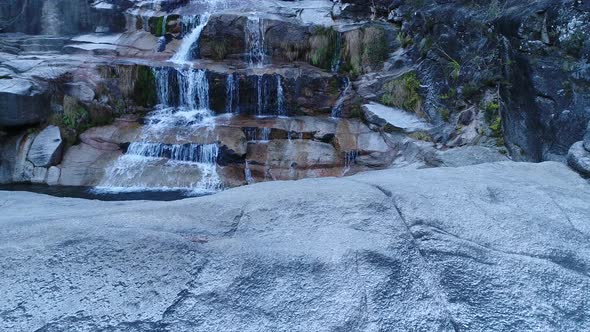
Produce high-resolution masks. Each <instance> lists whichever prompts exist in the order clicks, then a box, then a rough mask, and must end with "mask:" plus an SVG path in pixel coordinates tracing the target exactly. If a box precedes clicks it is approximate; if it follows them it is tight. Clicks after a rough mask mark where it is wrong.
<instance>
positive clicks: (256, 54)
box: [245, 16, 266, 68]
mask: <svg viewBox="0 0 590 332" xmlns="http://www.w3.org/2000/svg"><path fill="white" fill-rule="evenodd" d="M264 34H265V31H264V20H262V19H261V18H260V17H257V16H249V17H248V22H247V23H246V39H245V40H246V62H248V65H249V66H250V68H253V67H258V68H260V67H263V66H264V64H265V61H266V52H265V41H264Z"/></svg>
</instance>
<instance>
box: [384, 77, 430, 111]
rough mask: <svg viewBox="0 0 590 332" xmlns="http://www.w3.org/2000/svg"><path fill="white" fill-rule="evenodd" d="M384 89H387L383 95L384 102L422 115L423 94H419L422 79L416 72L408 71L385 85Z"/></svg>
mask: <svg viewBox="0 0 590 332" xmlns="http://www.w3.org/2000/svg"><path fill="white" fill-rule="evenodd" d="M383 89H384V90H385V93H384V94H383V96H382V97H381V102H382V103H383V104H385V105H388V106H394V107H398V108H401V109H404V110H406V111H409V112H414V113H416V114H419V115H421V113H422V96H420V94H419V89H420V81H419V80H418V77H417V76H416V73H414V72H411V73H407V74H404V75H403V76H402V77H400V78H398V79H395V80H391V81H389V82H387V83H386V84H385V85H384V86H383Z"/></svg>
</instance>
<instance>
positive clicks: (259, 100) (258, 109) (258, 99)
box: [256, 75, 264, 116]
mask: <svg viewBox="0 0 590 332" xmlns="http://www.w3.org/2000/svg"><path fill="white" fill-rule="evenodd" d="M262 78H263V76H262V75H257V76H256V115H257V116H262V114H263V113H264V102H263V100H262V98H263V93H262Z"/></svg>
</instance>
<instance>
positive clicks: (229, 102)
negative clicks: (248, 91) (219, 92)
mask: <svg viewBox="0 0 590 332" xmlns="http://www.w3.org/2000/svg"><path fill="white" fill-rule="evenodd" d="M234 105H236V106H235V108H234ZM239 105H240V85H239V80H238V79H237V78H236V74H235V73H234V74H229V75H227V78H226V79H225V112H226V113H239V112H240V110H239V109H238V108H239Z"/></svg>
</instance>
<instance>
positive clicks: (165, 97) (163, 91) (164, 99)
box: [154, 68, 170, 106]
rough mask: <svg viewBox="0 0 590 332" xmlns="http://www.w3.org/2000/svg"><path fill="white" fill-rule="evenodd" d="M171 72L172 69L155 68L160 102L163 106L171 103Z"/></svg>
mask: <svg viewBox="0 0 590 332" xmlns="http://www.w3.org/2000/svg"><path fill="white" fill-rule="evenodd" d="M169 73H170V71H169V70H168V69H167V68H159V69H155V70H154V77H155V79H156V92H157V96H158V103H159V104H160V105H162V106H168V105H169V104H170V102H169V98H170V92H169V76H170V75H169Z"/></svg>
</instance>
